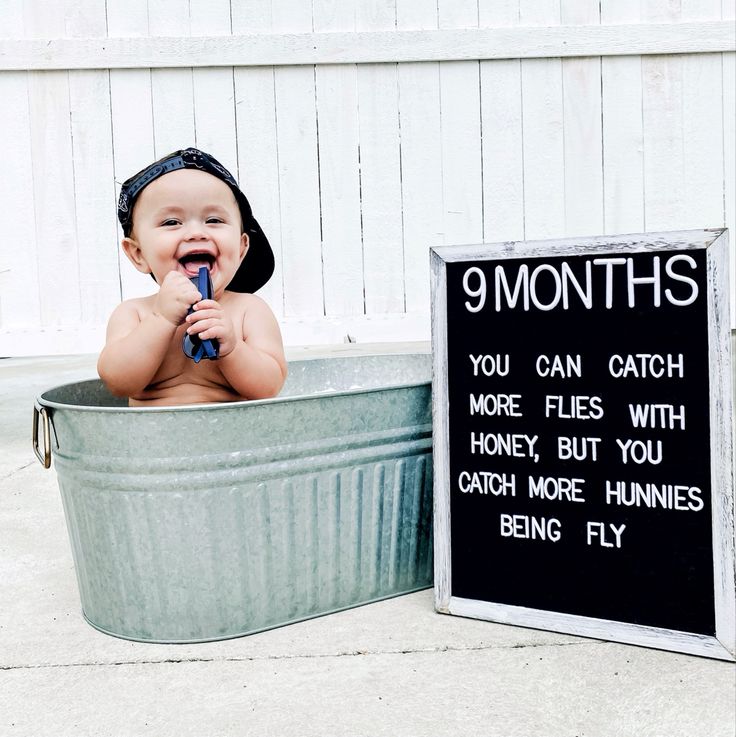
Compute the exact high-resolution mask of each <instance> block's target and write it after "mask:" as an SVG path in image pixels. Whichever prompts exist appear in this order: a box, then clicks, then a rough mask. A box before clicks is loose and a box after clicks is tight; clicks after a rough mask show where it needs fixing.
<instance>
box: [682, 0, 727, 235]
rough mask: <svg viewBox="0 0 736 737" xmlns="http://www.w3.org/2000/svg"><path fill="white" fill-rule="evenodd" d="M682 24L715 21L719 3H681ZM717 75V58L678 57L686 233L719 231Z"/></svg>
mask: <svg viewBox="0 0 736 737" xmlns="http://www.w3.org/2000/svg"><path fill="white" fill-rule="evenodd" d="M681 19H682V20H683V21H695V20H720V19H721V0H683V2H682V13H681ZM722 73H723V66H722V57H721V54H686V55H684V56H683V57H682V94H683V106H682V116H683V120H682V124H683V143H684V150H683V173H684V177H685V178H684V181H683V195H684V200H685V209H684V210H683V213H682V218H683V219H682V227H685V228H702V227H714V226H719V225H723V194H724V192H723V178H722V176H721V172H722V169H723V155H724V151H723V145H724V143H723V128H722V126H723V115H722V113H721V104H722V79H721V75H722ZM714 104H715V107H714Z"/></svg>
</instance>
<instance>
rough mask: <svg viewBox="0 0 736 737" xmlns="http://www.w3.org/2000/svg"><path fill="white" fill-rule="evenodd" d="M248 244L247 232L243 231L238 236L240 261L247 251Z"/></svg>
mask: <svg viewBox="0 0 736 737" xmlns="http://www.w3.org/2000/svg"><path fill="white" fill-rule="evenodd" d="M249 245H250V240H249V239H248V234H247V233H243V234H242V235H241V236H240V260H241V261H242V260H243V259H244V258H245V254H246V253H248V246H249Z"/></svg>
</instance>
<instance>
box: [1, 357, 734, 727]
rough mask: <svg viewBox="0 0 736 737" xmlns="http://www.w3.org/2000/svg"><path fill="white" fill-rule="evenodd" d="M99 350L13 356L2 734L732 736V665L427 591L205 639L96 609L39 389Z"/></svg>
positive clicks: (84, 365)
mask: <svg viewBox="0 0 736 737" xmlns="http://www.w3.org/2000/svg"><path fill="white" fill-rule="evenodd" d="M94 375H95V370H94V357H92V356H78V357H72V358H69V357H55V358H33V359H5V360H0V737H21V736H22V735H29V736H32V737H46V736H49V737H52V736H53V737H63V736H64V735H69V736H70V737H71V736H73V737H83V736H84V735H95V737H104V736H106V735H109V736H112V737H118V736H120V737H122V736H124V735H135V736H136V737H142V736H143V735H172V736H174V737H186V736H187V735H197V737H202V735H217V736H218V737H223V736H228V735H258V736H259V737H266V736H267V735H279V736H281V735H284V736H288V735H300V736H308V735H320V737H328V736H329V735H340V736H345V735H351V736H352V735H391V737H401V736H415V735H416V736H419V735H427V736H428V737H430V736H431V737H443V736H452V735H468V736H473V737H475V736H479V737H480V736H486V735H488V736H491V735H498V736H503V737H511V736H513V735H523V737H536V736H539V737H574V736H576V735H577V736H579V737H615V736H619V735H620V736H628V735H631V736H632V737H633V736H636V737H648V736H651V737H653V736H654V735H657V736H661V737H678V736H680V735H682V736H683V737H685V736H687V737H698V736H699V735H702V737H733V735H734V734H736V680H735V670H734V666H733V665H732V664H729V663H724V662H719V661H714V660H708V659H705V658H699V657H693V656H687V655H679V654H675V653H670V652H661V651H657V650H649V649H645V648H640V647H633V646H627V645H620V644H616V643H610V642H598V641H595V640H589V639H582V638H577V637H572V636H567V635H559V634H555V633H552V632H541V631H535V630H529V629H522V628H516V627H508V626H502V625H497V624H492V623H490V622H481V621H474V620H468V619H460V618H457V617H449V616H444V615H440V614H437V613H435V611H434V609H433V599H432V592H431V591H423V592H419V593H416V594H410V595H408V596H403V597H399V598H395V599H391V600H388V601H383V602H380V603H377V604H371V605H367V606H363V607H360V608H357V609H352V610H350V611H346V612H341V613H338V614H333V615H330V616H325V617H321V618H318V619H312V620H310V621H307V622H302V623H299V624H293V625H290V626H287V627H282V628H280V629H275V630H271V631H269V632H263V633H261V634H256V635H251V636H248V637H242V638H239V639H234V640H228V641H224V642H215V643H208V644H197V645H150V644H141V643H135V642H128V641H125V640H121V639H116V638H114V637H110V636H108V635H104V634H102V633H100V632H98V631H96V630H95V629H93V628H92V627H90V626H89V625H88V624H86V622H85V621H84V619H83V618H82V615H81V612H80V603H79V598H78V593H77V583H76V579H75V575H74V568H73V563H72V558H71V551H70V547H69V543H68V540H67V536H66V528H65V522H64V515H63V510H62V505H61V499H60V496H59V492H58V488H57V484H56V476H55V473H54V470H53V468H52V469H51V470H49V471H46V470H44V469H43V468H42V467H41V465H40V464H39V463H38V462H37V461H36V459H35V457H34V455H33V452H32V450H31V414H32V407H33V400H34V398H35V396H37V395H38V394H39V393H40V392H41V391H43V390H45V389H48V388H50V387H53V386H57V385H59V384H63V383H67V382H70V381H76V380H78V379H82V378H91V377H93V376H94Z"/></svg>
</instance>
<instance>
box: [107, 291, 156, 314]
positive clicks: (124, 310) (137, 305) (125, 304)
mask: <svg viewBox="0 0 736 737" xmlns="http://www.w3.org/2000/svg"><path fill="white" fill-rule="evenodd" d="M152 310H153V296H148V297H132V298H131V299H126V300H123V301H122V302H121V303H120V304H119V305H118V306H117V307H116V308H115V311H114V312H113V315H119V316H122V317H126V316H127V317H138V318H139V319H143V318H144V317H145V316H146V315H147V314H148V313H150V312H151V311H152Z"/></svg>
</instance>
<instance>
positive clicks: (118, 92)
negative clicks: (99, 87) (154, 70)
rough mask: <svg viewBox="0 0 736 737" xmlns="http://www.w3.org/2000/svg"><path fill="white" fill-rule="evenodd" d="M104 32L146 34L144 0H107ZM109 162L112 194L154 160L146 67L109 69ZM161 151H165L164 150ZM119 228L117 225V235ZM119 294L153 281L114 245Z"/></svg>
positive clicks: (143, 289) (138, 292) (149, 286)
mask: <svg viewBox="0 0 736 737" xmlns="http://www.w3.org/2000/svg"><path fill="white" fill-rule="evenodd" d="M107 32H108V35H109V36H113V37H116V36H117V37H128V36H147V35H148V33H149V31H148V2H147V0H107ZM110 112H111V114H112V136H113V162H114V165H115V181H116V184H117V186H116V189H115V192H116V196H117V194H118V193H119V192H120V184H122V183H123V182H124V181H125V180H126V179H127V178H128V177H130V176H132V175H133V174H135V173H136V172H137V171H139V170H140V169H142V168H143V167H144V166H146V165H147V164H150V163H151V162H152V161H153V160H154V156H155V146H154V132H153V101H152V98H151V72H150V71H149V70H148V69H111V70H110ZM164 153H165V152H164ZM121 237H122V231H121V230H120V227H119V226H118V238H121ZM118 260H119V262H120V283H121V288H122V298H123V299H130V298H131V297H141V296H144V295H147V294H152V293H153V292H154V291H155V290H156V285H155V284H154V282H153V280H152V279H151V277H149V276H144V275H143V274H140V273H139V272H138V271H136V270H135V269H134V268H133V266H132V265H131V264H130V263H129V262H128V259H127V258H126V257H125V255H124V254H123V253H122V251H121V249H119V248H118Z"/></svg>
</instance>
